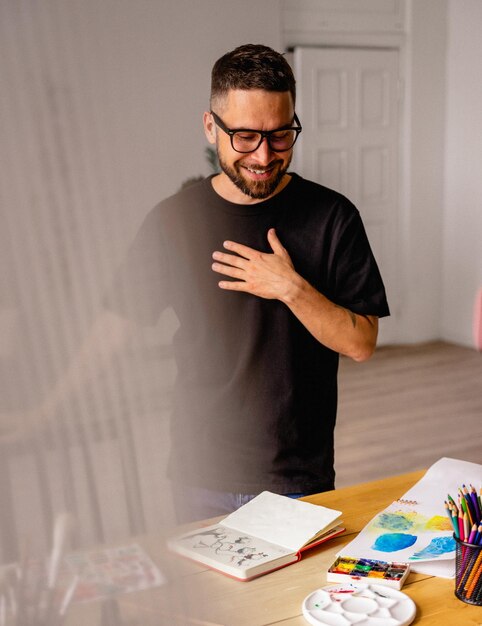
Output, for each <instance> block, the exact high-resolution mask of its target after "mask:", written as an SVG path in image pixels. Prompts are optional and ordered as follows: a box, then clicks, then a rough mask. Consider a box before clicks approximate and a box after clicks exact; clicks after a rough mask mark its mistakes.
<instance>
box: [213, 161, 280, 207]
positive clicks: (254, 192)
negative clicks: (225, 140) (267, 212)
mask: <svg viewBox="0 0 482 626" xmlns="http://www.w3.org/2000/svg"><path fill="white" fill-rule="evenodd" d="M218 161H219V166H220V168H221V169H222V171H223V172H224V173H225V174H226V176H227V177H228V178H229V179H230V180H231V182H232V183H234V184H235V185H236V187H237V188H238V189H240V190H241V191H242V192H243V193H244V194H245V195H247V196H249V197H250V198H253V199H255V200H264V199H265V198H268V197H269V196H271V195H273V194H274V193H275V191H276V189H277V188H278V186H279V184H280V183H281V181H282V179H283V177H284V175H285V174H286V172H287V170H288V167H289V165H290V162H291V156H290V158H289V160H288V161H287V162H285V165H284V167H283V161H282V160H281V159H275V160H273V161H271V163H270V164H269V165H268V166H267V167H263V168H260V167H259V166H256V168H257V169H263V170H270V169H273V175H272V177H270V179H269V180H251V179H249V178H245V177H244V175H243V171H242V170H243V164H241V163H240V162H239V161H238V162H236V163H234V165H233V167H230V166H229V165H227V163H226V162H225V161H224V160H223V159H222V157H221V155H220V154H219V150H218ZM244 167H246V164H245V165H244ZM253 167H254V166H253Z"/></svg>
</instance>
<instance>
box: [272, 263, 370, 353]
mask: <svg viewBox="0 0 482 626" xmlns="http://www.w3.org/2000/svg"><path fill="white" fill-rule="evenodd" d="M280 300H281V301H282V302H284V303H285V304H286V306H287V307H288V308H289V309H290V310H291V312H292V313H293V314H294V315H295V316H296V317H297V318H298V320H299V321H300V322H301V323H302V324H303V326H305V328H306V329H307V330H308V331H309V332H310V333H311V334H312V335H313V337H315V339H317V340H318V341H319V342H320V343H322V344H323V345H324V346H326V347H327V348H330V349H331V350H334V351H335V352H339V353H340V354H344V355H346V356H348V357H350V358H352V359H354V360H355V361H366V360H367V359H369V358H370V357H371V355H372V354H373V351H374V350H375V346H376V341H377V334H378V318H377V317H375V316H371V315H367V316H364V315H358V314H356V313H353V311H350V310H349V309H346V308H344V307H342V306H339V305H337V304H335V303H333V302H332V301H331V300H329V299H328V298H326V297H325V296H324V295H323V294H321V293H320V292H319V291H317V290H316V289H315V288H314V287H312V286H311V285H310V284H309V283H308V282H307V281H306V280H305V279H304V278H302V277H301V276H300V275H299V274H297V273H296V272H295V271H294V270H293V275H292V277H291V278H290V281H289V286H288V288H287V289H286V290H285V294H284V296H283V297H282V298H280Z"/></svg>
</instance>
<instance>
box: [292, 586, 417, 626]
mask: <svg viewBox="0 0 482 626" xmlns="http://www.w3.org/2000/svg"><path fill="white" fill-rule="evenodd" d="M302 609H303V616H304V618H305V619H306V621H307V622H309V623H310V624H313V625H314V626H351V625H352V624H356V626H406V625H407V624H411V623H412V622H413V620H414V619H415V614H416V612H417V608H416V606H415V603H414V601H413V600H412V599H411V598H409V597H408V596H407V594H406V593H402V592H401V591H397V590H396V589H391V588H389V587H384V586H382V585H376V584H373V585H366V584H362V583H343V584H340V585H327V586H326V587H323V588H321V589H317V590H316V591H313V593H310V595H309V596H307V597H306V598H305V599H304V601H303V604H302Z"/></svg>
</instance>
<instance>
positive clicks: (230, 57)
mask: <svg viewBox="0 0 482 626" xmlns="http://www.w3.org/2000/svg"><path fill="white" fill-rule="evenodd" d="M230 89H264V90H266V91H289V92H290V93H291V97H292V98H293V105H294V103H295V100H296V81H295V77H294V76H293V71H292V69H291V67H290V65H289V64H288V62H287V61H286V59H285V58H284V56H283V55H282V54H280V53H279V52H276V51H275V50H273V49H272V48H269V47H268V46H263V45H260V44H246V45H244V46H239V47H237V48H235V49H234V50H233V51H232V52H227V53H226V54H224V55H223V56H222V57H221V58H220V59H218V60H217V61H216V63H215V64H214V66H213V69H212V73H211V105H212V103H213V101H214V100H216V99H217V98H220V97H224V96H227V94H228V91H229V90H230Z"/></svg>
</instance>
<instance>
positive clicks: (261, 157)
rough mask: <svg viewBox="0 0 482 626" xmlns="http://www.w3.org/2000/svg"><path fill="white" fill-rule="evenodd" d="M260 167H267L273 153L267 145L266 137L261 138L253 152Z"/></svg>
mask: <svg viewBox="0 0 482 626" xmlns="http://www.w3.org/2000/svg"><path fill="white" fill-rule="evenodd" d="M253 155H254V156H255V157H256V160H257V161H258V163H259V164H260V165H268V163H269V162H270V161H271V160H272V158H273V151H272V150H271V147H270V145H269V141H268V137H263V139H262V141H261V143H260V144H259V146H258V147H257V148H256V150H255V151H254V152H253Z"/></svg>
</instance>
